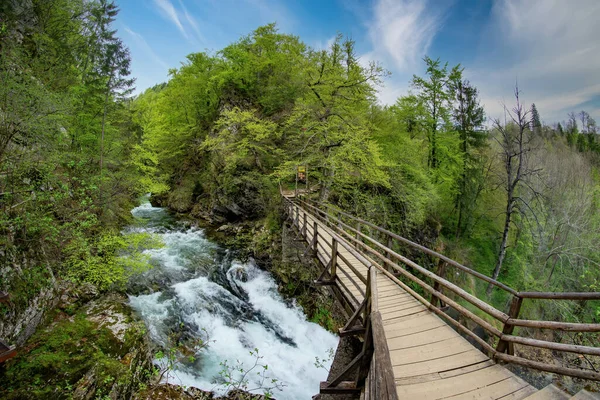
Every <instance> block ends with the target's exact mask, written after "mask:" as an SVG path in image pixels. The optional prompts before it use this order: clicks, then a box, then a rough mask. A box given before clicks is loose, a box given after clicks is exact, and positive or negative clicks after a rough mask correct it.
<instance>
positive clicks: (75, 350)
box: [0, 313, 144, 399]
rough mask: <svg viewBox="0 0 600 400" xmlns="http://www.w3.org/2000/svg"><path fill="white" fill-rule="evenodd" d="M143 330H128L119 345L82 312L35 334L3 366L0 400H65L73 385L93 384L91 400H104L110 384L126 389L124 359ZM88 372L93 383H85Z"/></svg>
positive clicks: (110, 334)
mask: <svg viewBox="0 0 600 400" xmlns="http://www.w3.org/2000/svg"><path fill="white" fill-rule="evenodd" d="M143 333H144V332H143V330H140V329H139V327H137V326H134V327H133V328H130V329H129V330H128V331H127V333H126V339H125V343H122V342H120V341H119V340H118V339H117V338H116V337H115V336H114V335H113V333H112V332H111V331H110V330H109V329H107V328H105V327H99V326H98V325H97V324H96V323H94V322H92V321H90V320H88V319H87V318H86V314H85V313H78V314H76V315H75V316H74V317H73V318H70V319H65V320H63V321H60V322H58V323H57V324H56V325H54V326H53V327H52V328H51V329H46V330H40V331H38V332H37V333H36V334H35V335H34V336H33V337H32V338H31V339H30V340H29V342H28V343H27V345H26V347H25V348H24V349H23V350H22V351H21V352H20V354H19V355H18V356H17V357H16V358H15V359H13V360H11V361H9V362H8V363H7V368H6V371H5V372H4V376H3V377H2V378H1V379H2V381H3V387H2V388H1V389H0V397H1V398H6V399H22V398H31V399H46V398H50V397H52V398H56V399H69V398H71V397H72V393H73V390H74V388H76V387H77V386H83V387H85V386H87V385H95V387H94V388H92V389H91V390H93V391H94V392H95V394H96V397H97V398H98V397H101V396H103V395H107V394H108V393H109V391H110V390H111V388H112V386H113V384H114V383H119V384H122V385H128V384H130V380H131V371H130V368H129V365H128V364H129V362H130V360H128V359H127V358H126V357H124V356H125V355H126V354H127V353H128V352H129V351H130V349H131V346H132V344H134V343H137V342H139V340H140V337H142V336H143ZM91 370H93V371H94V374H95V377H96V379H95V380H94V381H93V382H86V374H87V373H88V372H89V371H91Z"/></svg>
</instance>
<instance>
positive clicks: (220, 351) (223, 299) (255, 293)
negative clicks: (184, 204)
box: [127, 201, 337, 400]
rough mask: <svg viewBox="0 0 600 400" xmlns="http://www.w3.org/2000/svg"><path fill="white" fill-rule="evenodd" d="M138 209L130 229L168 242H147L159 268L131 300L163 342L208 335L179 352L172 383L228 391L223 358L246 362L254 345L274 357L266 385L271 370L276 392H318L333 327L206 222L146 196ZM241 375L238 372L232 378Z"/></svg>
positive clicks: (266, 359) (254, 377)
mask: <svg viewBox="0 0 600 400" xmlns="http://www.w3.org/2000/svg"><path fill="white" fill-rule="evenodd" d="M132 214H133V215H134V217H136V221H137V222H136V224H134V225H133V226H131V227H129V228H128V229H127V231H138V232H151V233H155V234H158V235H159V236H160V237H161V238H162V240H163V242H164V245H165V246H164V247H162V248H160V249H154V250H147V252H148V253H149V254H150V256H151V259H150V262H151V264H152V265H153V266H154V268H153V269H152V270H150V271H148V272H147V273H146V274H145V275H144V276H143V277H141V278H140V279H137V280H136V282H135V284H134V287H137V289H138V290H140V288H143V289H144V290H143V292H144V293H151V294H143V295H138V296H130V303H131V305H132V307H133V308H134V309H135V310H136V311H137V312H138V313H139V314H140V315H141V317H142V318H143V320H144V321H145V323H146V325H147V326H148V329H149V333H150V335H151V338H152V339H153V340H154V341H155V342H157V343H158V344H160V345H161V346H163V347H168V346H169V343H172V341H173V340H172V339H169V338H172V337H177V338H178V339H179V340H183V341H185V340H186V339H187V340H188V342H189V343H193V341H194V339H195V338H202V339H206V338H208V341H209V345H208V347H206V348H204V349H202V350H200V351H199V352H198V353H197V354H195V355H194V356H193V357H189V356H188V357H183V356H181V355H180V356H178V357H176V360H175V363H174V365H173V371H172V372H171V373H170V378H169V382H170V383H175V384H180V385H185V386H195V387H198V388H201V389H204V390H214V391H216V392H221V393H222V391H223V387H224V386H223V385H222V384H221V385H219V384H218V382H219V372H220V371H223V366H222V364H223V363H225V362H226V363H228V364H229V365H236V364H237V363H240V364H241V365H242V368H243V369H244V370H248V369H250V368H251V367H252V366H253V365H254V364H255V362H256V357H255V356H253V355H251V354H250V352H251V351H253V350H254V349H255V348H256V349H258V350H259V355H260V356H261V357H263V358H261V359H260V360H259V362H260V364H261V365H268V370H266V375H267V376H268V378H269V379H268V380H267V381H265V382H263V383H262V385H263V386H268V385H270V384H271V378H274V379H277V380H278V382H280V383H282V384H284V385H285V387H284V388H283V390H282V391H277V390H276V391H274V393H273V395H274V397H276V398H277V399H299V400H300V399H302V400H305V399H310V398H311V396H312V395H314V394H316V393H318V389H319V382H320V381H322V380H325V379H326V378H327V371H326V370H325V369H324V368H319V367H317V366H316V365H315V357H319V358H321V359H322V358H324V357H327V354H328V352H329V350H330V349H332V348H335V347H336V346H337V338H336V337H335V336H334V335H332V334H331V333H329V332H327V331H326V330H325V329H323V328H321V327H320V326H319V325H317V324H314V323H311V322H308V321H307V320H306V317H305V316H304V314H303V313H302V310H301V309H300V308H299V307H296V306H294V305H290V304H288V303H286V302H284V301H283V300H282V298H281V297H280V295H279V293H278V292H277V285H276V283H275V281H274V280H273V278H272V277H271V276H270V275H269V274H268V273H267V272H265V271H262V270H260V269H258V268H257V267H256V266H255V265H254V264H253V263H252V262H248V263H240V262H238V261H237V260H235V259H234V258H233V256H232V254H231V253H230V252H229V251H227V250H224V249H222V248H220V247H219V246H217V245H216V244H214V243H211V242H210V241H209V240H207V239H206V237H205V236H204V233H203V231H202V230H201V229H197V228H194V227H189V226H186V225H185V224H184V223H182V222H180V221H177V220H176V219H174V218H173V217H171V216H170V215H169V214H168V213H167V212H166V210H164V209H162V208H157V207H152V206H151V205H150V203H149V202H147V201H145V202H144V203H143V204H142V205H140V206H139V207H136V208H135V209H133V210H132ZM147 288H151V289H150V290H148V289H147ZM163 362H164V360H163ZM325 367H326V368H329V365H325ZM263 370H264V369H263V368H258V367H257V368H255V369H254V370H253V371H252V372H251V373H249V374H247V377H246V378H247V379H248V380H249V382H248V388H249V389H253V388H255V387H259V386H261V377H260V375H258V374H257V373H259V372H260V373H262V372H263ZM239 377H240V373H239V372H234V380H235V379H239ZM256 392H257V393H262V391H261V390H256Z"/></svg>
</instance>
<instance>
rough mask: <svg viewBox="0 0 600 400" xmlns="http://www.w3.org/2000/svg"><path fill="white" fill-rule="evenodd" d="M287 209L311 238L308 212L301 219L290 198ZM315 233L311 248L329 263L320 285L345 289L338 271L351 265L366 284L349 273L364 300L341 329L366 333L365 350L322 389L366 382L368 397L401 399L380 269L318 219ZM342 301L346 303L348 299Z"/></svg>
mask: <svg viewBox="0 0 600 400" xmlns="http://www.w3.org/2000/svg"><path fill="white" fill-rule="evenodd" d="M285 208H286V213H287V215H288V218H289V219H291V223H292V226H294V227H295V228H296V230H297V231H298V233H300V234H302V236H304V237H305V238H308V236H307V231H308V226H309V225H308V224H309V222H308V221H307V218H306V215H307V214H306V211H304V212H303V213H302V215H303V216H302V218H300V212H299V207H298V206H297V205H295V204H294V203H293V202H291V201H289V200H288V199H286V204H285ZM313 218H314V216H313ZM312 232H313V237H312V240H311V242H310V243H309V249H310V250H311V251H312V252H313V255H314V256H315V257H317V258H318V259H319V261H320V263H321V264H322V265H325V268H324V269H323V271H322V273H321V274H320V276H319V278H318V279H317V281H316V283H318V284H320V285H333V284H337V285H339V286H340V287H342V288H345V286H344V283H343V282H342V281H341V280H340V278H339V275H338V274H339V273H345V269H346V268H348V269H349V270H351V271H352V272H353V273H354V274H355V276H356V277H357V279H358V280H359V281H360V282H361V283H362V284H363V285H361V284H359V283H358V282H357V281H356V279H354V278H353V277H352V276H351V275H350V274H346V275H345V276H346V278H348V279H349V281H350V282H351V283H352V284H353V285H354V286H355V287H356V288H357V289H358V290H359V293H360V294H361V295H362V296H363V299H362V301H358V299H355V303H354V304H352V305H350V307H348V308H347V309H348V310H349V311H351V312H350V313H349V314H351V316H350V318H349V319H348V322H347V323H346V325H345V326H344V327H343V328H342V329H340V331H339V333H340V335H341V336H346V335H356V334H361V335H362V336H363V345H362V349H361V351H360V353H359V354H358V355H357V356H356V357H355V358H354V359H353V360H352V361H351V362H350V363H349V364H348V365H347V366H346V367H345V368H344V369H343V370H342V371H340V372H339V373H338V374H337V375H336V376H335V377H333V378H332V379H330V380H329V381H328V382H322V383H321V387H320V392H321V393H324V394H325V393H329V394H341V393H351V392H355V391H358V390H360V388H361V386H362V383H363V382H364V384H365V397H364V399H365V400H376V399H391V400H397V398H398V397H397V393H396V388H395V384H394V374H393V371H392V363H391V360H390V354H389V349H388V347H387V342H386V340H385V334H384V331H383V321H382V319H381V314H380V313H379V308H378V304H377V279H376V273H377V272H376V268H375V267H374V265H373V264H372V262H371V261H370V260H369V259H367V258H366V257H364V256H363V255H362V254H361V253H360V252H359V251H357V249H355V248H354V247H352V246H350V245H348V243H347V241H346V240H344V239H343V238H342V237H340V236H339V235H337V234H335V233H334V232H329V233H328V236H330V237H331V241H329V240H327V239H328V238H327V237H325V235H323V234H322V232H320V230H319V224H318V223H317V222H316V220H315V221H314V222H313V226H312ZM340 246H342V247H343V248H344V249H345V250H347V251H348V252H349V253H350V254H351V255H352V256H353V257H354V258H356V259H357V260H358V261H360V262H361V263H362V264H363V265H364V266H365V267H366V268H367V271H368V274H367V276H366V277H365V276H364V275H363V274H362V273H361V272H360V271H358V270H357V269H356V267H354V266H353V265H352V263H350V261H349V260H348V259H346V257H344V256H343V255H342V254H340V252H339V251H338V250H339V247H340ZM319 248H320V249H321V250H322V251H325V252H326V253H327V254H329V255H330V259H329V260H327V259H325V258H324V257H323V255H322V254H320V253H319V251H318V249H319ZM338 267H340V268H338ZM363 288H364V290H363ZM345 289H346V291H345V293H344V294H345V295H351V293H350V291H349V290H347V288H345ZM340 300H341V302H342V304H344V302H345V299H343V298H342V299H340Z"/></svg>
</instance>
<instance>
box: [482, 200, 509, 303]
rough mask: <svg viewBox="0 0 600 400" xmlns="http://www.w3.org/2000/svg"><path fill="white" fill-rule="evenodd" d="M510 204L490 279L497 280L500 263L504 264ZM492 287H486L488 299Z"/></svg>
mask: <svg viewBox="0 0 600 400" xmlns="http://www.w3.org/2000/svg"><path fill="white" fill-rule="evenodd" d="M512 203H513V201H509V202H508V204H507V206H506V218H505V219H504V231H503V232H502V241H501V242H500V251H499V252H498V261H497V262H496V266H495V267H494V273H493V275H492V279H494V280H497V279H498V275H500V269H501V268H502V263H503V262H504V256H506V245H507V243H508V232H509V229H510V220H511V217H512ZM493 287H494V286H493V285H492V284H491V283H490V284H489V285H488V287H487V295H488V297H489V296H490V295H491V294H492V289H493Z"/></svg>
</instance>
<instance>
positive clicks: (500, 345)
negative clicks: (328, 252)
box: [286, 199, 600, 380]
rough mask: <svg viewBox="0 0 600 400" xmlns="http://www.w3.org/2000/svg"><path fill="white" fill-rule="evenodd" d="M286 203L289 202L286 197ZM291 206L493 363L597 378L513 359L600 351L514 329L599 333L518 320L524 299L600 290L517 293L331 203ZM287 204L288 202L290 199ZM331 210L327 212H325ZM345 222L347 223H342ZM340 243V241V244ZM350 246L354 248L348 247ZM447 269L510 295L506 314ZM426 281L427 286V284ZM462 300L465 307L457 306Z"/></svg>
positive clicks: (599, 327)
mask: <svg viewBox="0 0 600 400" xmlns="http://www.w3.org/2000/svg"><path fill="white" fill-rule="evenodd" d="M286 200H288V201H289V199H286ZM294 202H295V203H297V204H298V206H301V207H302V208H303V209H304V210H305V212H308V213H310V214H311V216H312V217H313V218H314V219H315V220H319V221H320V222H321V223H323V224H325V225H326V226H328V227H329V228H330V229H331V230H332V231H334V232H336V234H337V235H338V239H337V240H338V241H339V239H340V238H343V240H344V241H347V242H348V243H350V244H352V245H353V246H354V248H355V249H356V250H358V251H360V252H361V253H362V255H363V258H367V260H368V263H369V264H370V265H372V266H374V267H376V268H377V269H378V270H380V271H381V273H384V274H385V275H387V276H388V277H389V278H390V279H391V280H392V281H394V282H395V283H396V284H398V285H399V286H401V287H402V288H403V289H404V290H406V291H407V292H409V293H410V294H412V295H413V296H414V297H415V298H416V299H418V300H419V301H420V302H421V303H423V304H424V305H425V306H427V307H428V309H429V310H431V311H432V312H434V313H435V314H437V315H438V316H440V317H441V318H443V319H444V320H445V321H446V322H447V323H448V324H449V325H452V326H454V327H455V328H456V329H457V330H458V331H460V332H462V333H463V334H464V335H466V336H468V337H470V338H471V339H472V340H473V341H474V342H476V343H478V344H479V345H480V346H481V348H482V349H483V350H484V351H485V352H486V353H487V354H488V355H489V356H490V357H491V358H495V359H497V360H502V361H506V362H511V363H514V364H519V365H523V366H526V367H530V368H534V369H538V370H542V371H547V372H552V373H557V374H561V375H567V376H572V377H578V378H583V379H591V380H600V373H599V372H598V371H596V370H593V369H584V368H569V367H564V366H558V365H555V364H549V363H545V362H540V361H535V360H531V359H528V358H525V357H523V356H515V352H514V346H515V344H517V345H523V346H530V347H535V348H540V349H547V350H552V351H558V352H569V353H576V354H580V355H591V356H600V349H599V348H597V347H592V346H582V345H575V344H565V343H557V342H553V341H548V340H539V339H532V338H527V337H522V336H519V335H515V334H514V331H515V328H516V327H528V328H535V329H549V330H552V331H570V332H600V324H596V323H594V324H587V323H578V322H561V321H546V320H531V319H521V318H519V315H520V311H521V307H522V305H523V301H524V300H526V299H540V300H549V299H552V300H581V301H586V300H598V299H600V293H598V292H577V293H550V292H519V291H517V290H515V289H513V288H511V287H509V286H507V285H505V284H503V283H501V282H499V281H497V280H494V279H492V278H490V277H488V276H486V275H483V274H481V273H479V272H477V271H474V270H473V269H471V268H468V267H466V266H464V265H462V264H460V263H458V262H456V261H454V260H451V259H449V258H448V257H446V256H444V255H442V254H439V253H438V252H435V251H433V250H431V249H428V248H426V247H424V246H421V245H419V244H417V243H414V242H412V241H410V240H408V239H406V238H403V237H401V236H399V235H397V234H395V233H393V232H391V231H389V230H387V229H384V228H381V227H378V226H376V225H375V224H373V223H371V222H368V221H365V220H362V219H360V218H357V217H354V216H352V215H350V214H348V213H345V212H343V211H340V210H337V209H335V208H334V207H332V206H330V205H325V204H318V203H314V202H309V201H306V200H302V199H295V200H294ZM290 203H291V201H290ZM323 208H325V209H326V210H330V211H329V212H327V211H325V210H324V209H323ZM343 218H345V220H344V219H343ZM361 226H366V227H368V228H369V229H371V230H376V231H378V232H380V233H381V234H383V235H384V238H387V239H388V240H387V243H386V244H385V245H384V244H382V243H380V241H378V240H376V239H374V238H372V237H371V236H370V235H367V234H365V233H363V232H362V229H361ZM394 242H399V243H401V244H403V245H408V246H410V247H412V248H414V249H416V250H418V251H421V252H422V253H425V254H428V255H430V256H433V257H436V258H437V259H438V260H440V263H439V264H438V274H436V273H434V272H432V271H430V270H428V269H426V268H424V267H422V266H420V265H419V264H417V263H415V262H414V261H412V260H410V259H408V258H407V257H405V256H403V255H401V254H399V253H397V252H396V251H394V250H393V247H394V246H393V244H394ZM340 243H341V242H340ZM349 247H352V246H349ZM446 266H450V267H454V268H457V269H459V270H461V271H463V272H465V273H467V274H469V275H470V276H472V277H474V278H475V279H479V280H481V281H484V282H486V284H491V285H493V286H495V287H497V288H498V289H500V290H503V291H504V292H506V293H507V294H508V295H510V296H511V297H512V299H511V301H510V307H509V309H508V310H507V312H504V311H501V310H498V309H496V308H495V307H493V306H492V305H490V304H488V303H486V302H485V301H483V300H481V299H479V298H478V297H476V296H474V295H472V294H471V293H468V292H467V291H465V290H463V289H462V288H461V287H459V286H458V285H456V284H454V283H452V282H450V281H449V280H447V279H445V277H444V273H445V270H446ZM400 278H402V279H404V280H405V281H406V282H412V283H413V284H416V285H417V286H418V287H419V288H421V290H422V292H424V293H427V294H429V295H430V297H429V299H426V298H425V297H423V296H422V295H421V294H420V293H417V291H415V290H413V289H412V288H411V287H410V286H409V285H408V284H407V283H405V282H403V281H402V280H401V279H400ZM426 280H429V283H428V282H426ZM462 302H464V303H463V304H464V305H463V304H460V303H462ZM466 303H468V304H470V305H471V306H473V307H475V308H476V309H478V310H480V313H479V314H480V315H482V313H483V315H484V316H488V317H487V318H485V319H484V318H482V317H481V316H479V315H477V314H476V313H474V312H473V311H471V310H470V309H469V308H467V307H466V306H467V304H466ZM448 306H449V307H452V308H453V309H454V310H456V311H457V312H458V313H460V314H461V315H462V316H463V317H464V318H466V319H468V320H470V321H472V322H474V323H475V324H476V325H478V326H480V327H481V328H482V329H484V330H485V331H486V332H487V333H488V334H489V335H491V337H493V338H496V344H495V346H494V345H493V344H490V343H488V341H486V340H484V339H482V338H481V337H479V335H477V334H475V333H474V332H473V331H472V330H471V329H469V328H468V327H467V326H466V324H465V323H463V322H459V321H456V320H455V319H454V318H452V317H450V316H449V315H448V314H447V313H446V312H445V311H446V310H447V307H448Z"/></svg>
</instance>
